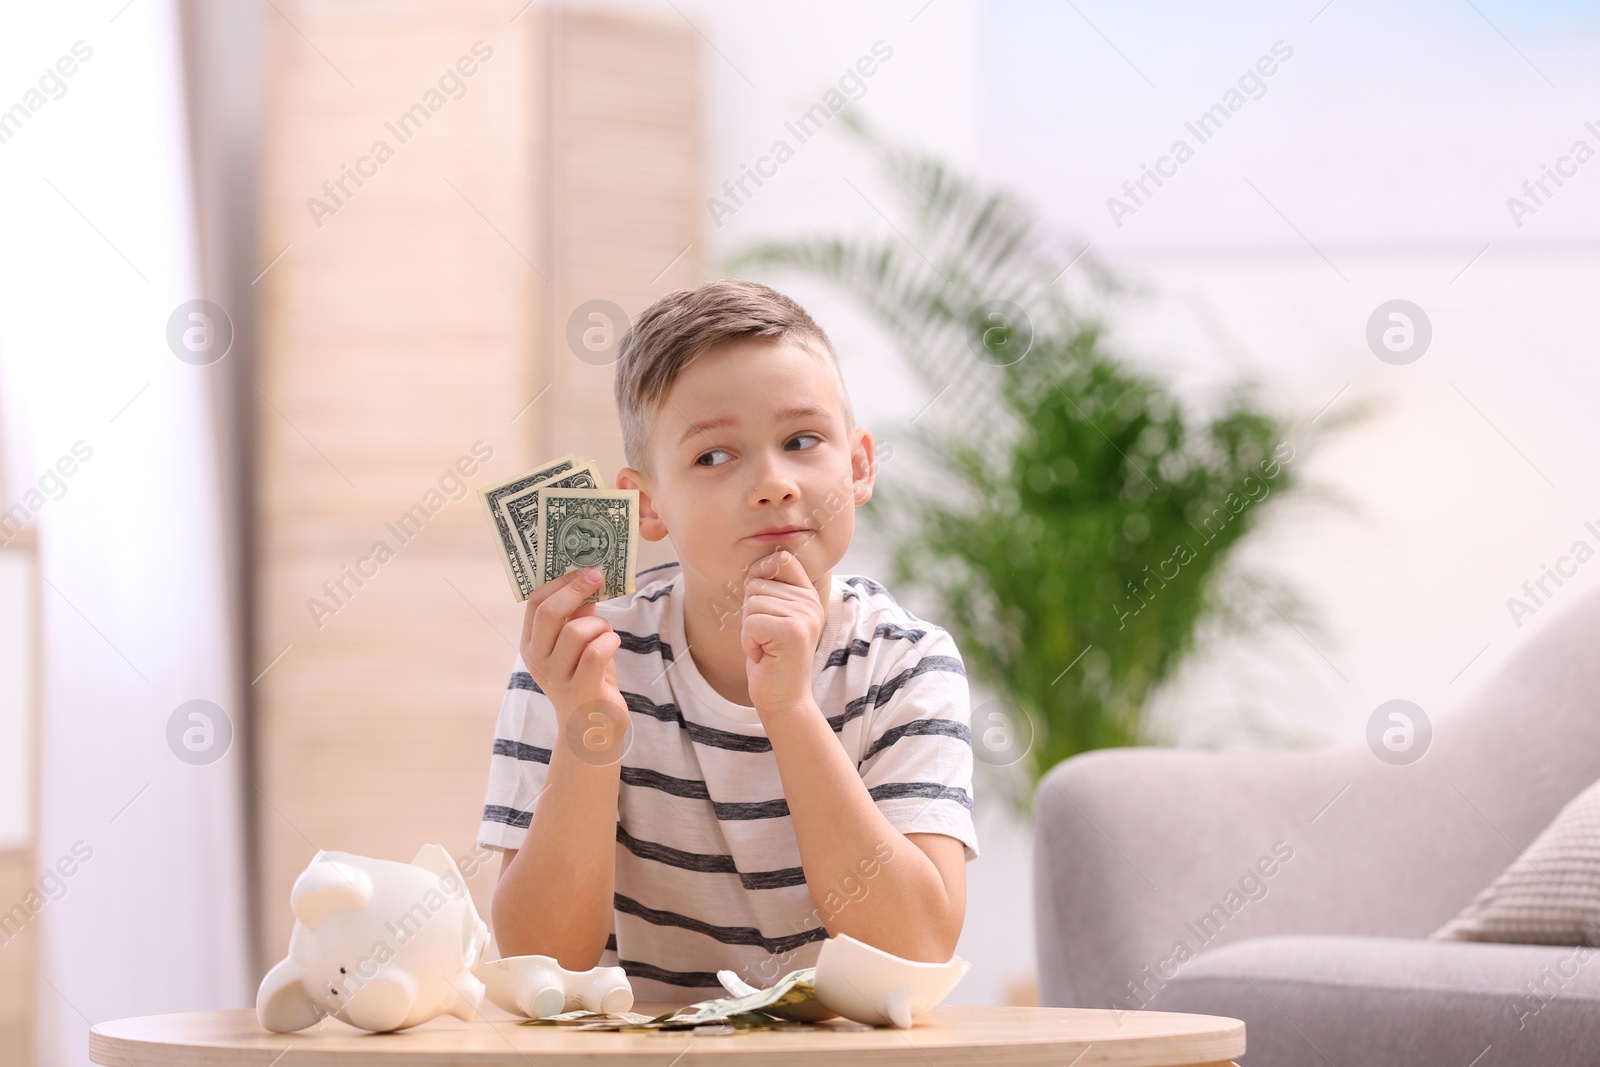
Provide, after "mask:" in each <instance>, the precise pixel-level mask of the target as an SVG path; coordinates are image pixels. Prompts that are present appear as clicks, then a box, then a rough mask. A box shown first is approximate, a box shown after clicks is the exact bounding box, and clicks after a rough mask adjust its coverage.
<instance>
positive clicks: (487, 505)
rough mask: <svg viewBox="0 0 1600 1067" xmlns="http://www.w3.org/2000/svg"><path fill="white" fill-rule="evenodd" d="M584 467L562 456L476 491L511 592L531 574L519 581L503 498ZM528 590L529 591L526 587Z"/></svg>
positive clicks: (514, 540)
mask: <svg viewBox="0 0 1600 1067" xmlns="http://www.w3.org/2000/svg"><path fill="white" fill-rule="evenodd" d="M583 465H584V461H583V460H581V459H579V458H578V457H577V456H574V455H565V456H562V457H561V458H560V459H553V460H550V461H549V462H548V463H541V464H539V465H538V466H537V467H535V468H533V470H531V471H526V472H524V473H522V474H519V475H517V476H516V477H515V478H510V479H508V480H506V481H503V482H501V483H500V484H499V485H491V486H489V487H488V488H487V489H483V490H480V491H479V493H478V499H479V500H481V501H482V502H483V510H484V512H485V514H487V515H488V516H489V525H490V526H491V527H492V528H493V530H494V535H495V544H496V547H498V548H499V549H500V562H501V564H503V565H504V566H505V570H506V580H507V581H509V582H510V583H511V588H512V590H513V591H514V592H515V591H518V590H520V589H521V588H522V585H523V584H524V583H525V582H528V581H530V580H531V574H529V573H528V572H526V571H523V572H522V574H521V578H522V580H521V581H519V580H518V573H519V571H520V570H521V568H522V563H521V561H520V560H519V559H518V557H517V550H516V544H517V535H516V532H515V531H514V530H513V529H512V528H511V523H510V520H509V519H507V518H506V517H505V516H504V515H503V514H502V513H501V511H500V509H499V503H500V501H501V500H502V499H504V498H505V497H508V496H512V495H514V494H516V493H519V492H521V491H522V490H524V489H526V488H528V487H529V486H531V485H536V484H538V483H539V482H547V481H549V480H550V479H552V478H554V477H556V476H557V475H560V474H564V473H566V472H567V471H570V470H572V469H574V468H576V467H579V466H583ZM529 588H532V587H531V586H529ZM527 598H528V596H527V594H526V593H523V594H522V595H520V596H518V597H517V599H518V600H526V599H527Z"/></svg>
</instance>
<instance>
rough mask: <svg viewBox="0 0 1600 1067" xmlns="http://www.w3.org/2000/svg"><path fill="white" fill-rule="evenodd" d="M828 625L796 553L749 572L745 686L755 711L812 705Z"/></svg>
mask: <svg viewBox="0 0 1600 1067" xmlns="http://www.w3.org/2000/svg"><path fill="white" fill-rule="evenodd" d="M827 621H828V609H827V608H826V607H824V606H823V603H822V598H821V597H820V596H819V595H818V593H817V587H816V585H815V584H813V583H812V581H811V578H810V576H809V575H807V574H806V570H805V568H804V567H802V566H801V565H800V560H799V559H797V558H796V557H795V555H794V553H793V552H790V551H789V550H788V549H783V548H780V549H778V550H777V551H776V552H773V553H772V554H771V555H767V556H762V557H761V558H760V559H758V560H756V561H755V562H754V563H752V564H751V565H750V567H749V569H748V570H747V571H746V572H745V596H744V624H743V626H742V628H741V629H740V631H739V640H740V643H741V644H742V645H743V647H744V651H745V656H746V657H747V659H746V661H745V665H744V670H745V680H746V682H747V684H748V685H749V688H750V699H751V700H752V701H754V702H755V706H756V710H757V711H759V712H763V713H765V712H767V711H771V710H780V709H789V708H794V707H799V706H801V705H803V704H804V703H805V702H806V701H808V700H810V699H811V664H812V661H813V660H814V659H815V657H816V653H817V642H818V641H820V640H821V639H822V628H823V626H825V625H826V624H827Z"/></svg>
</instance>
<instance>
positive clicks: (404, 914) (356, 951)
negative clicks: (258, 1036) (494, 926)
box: [256, 845, 489, 1033]
mask: <svg viewBox="0 0 1600 1067" xmlns="http://www.w3.org/2000/svg"><path fill="white" fill-rule="evenodd" d="M289 907H290V908H291V909H292V910H293V911H294V917H295V924H294V930H293V931H292V932H291V933H290V935H289V954H288V956H286V957H285V958H284V959H283V960H282V961H281V962H279V963H278V964H277V966H275V967H273V968H272V970H270V971H268V972H267V976H266V977H265V978H263V979H262V980H261V988H260V990H259V991H258V992H257V993H256V1017H257V1018H259V1019H260V1020H261V1025H262V1026H264V1027H266V1028H267V1029H268V1030H272V1031H276V1032H279V1033H287V1032H290V1031H294V1030H304V1029H305V1028H306V1027H308V1026H315V1025H316V1024H317V1023H319V1022H321V1021H322V1018H323V1017H324V1016H327V1015H332V1016H333V1017H334V1018H336V1019H338V1020H340V1021H341V1022H346V1023H349V1024H350V1025H351V1026H359V1027H360V1028H362V1029H363V1030H371V1031H374V1032H379V1033H381V1032H384V1031H388V1030H403V1029H405V1028H406V1027H410V1026H416V1025H418V1024H419V1023H425V1022H427V1021H428V1020H429V1019H432V1018H434V1017H435V1016H438V1015H454V1016H455V1017H456V1018H458V1019H463V1020H466V1021H469V1022H470V1021H471V1020H473V1019H475V1018H477V1017H478V1008H479V1006H480V1005H481V1004H482V1003H483V997H484V987H483V983H482V982H481V981H479V980H478V979H477V978H476V977H474V975H473V974H472V969H473V968H474V967H476V966H477V965H478V964H480V963H481V962H482V961H483V954H484V950H485V948H486V947H487V946H488V943H489V930H488V927H486V926H485V925H484V923H483V920H482V919H480V918H478V910H477V908H476V907H474V906H473V903H472V896H471V894H470V893H469V892H468V891H467V884H466V880H465V879H463V878H462V877H461V871H460V870H459V869H458V868H457V867H456V863H455V860H453V859H451V857H450V853H449V852H447V851H445V849H444V848H443V847H442V846H440V845H423V846H422V848H421V849H419V850H418V852H417V855H416V857H415V858H414V859H413V860H412V861H411V862H410V863H398V862H395V861H393V860H379V859H372V858H370V857H367V856H356V855H353V854H351V853H349V852H324V851H319V852H318V853H317V854H316V856H315V857H313V859H312V860H311V863H310V865H309V866H307V867H306V869H305V870H304V871H302V872H301V873H300V877H299V878H296V879H295V883H294V888H293V889H292V890H291V891H290V893H289Z"/></svg>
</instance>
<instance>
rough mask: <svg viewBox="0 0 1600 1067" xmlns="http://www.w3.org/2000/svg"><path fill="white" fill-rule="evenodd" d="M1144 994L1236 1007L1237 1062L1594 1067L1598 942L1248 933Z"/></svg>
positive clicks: (1161, 1000)
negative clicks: (1240, 1029)
mask: <svg viewBox="0 0 1600 1067" xmlns="http://www.w3.org/2000/svg"><path fill="white" fill-rule="evenodd" d="M1151 1007H1152V1008H1153V1009H1155V1010H1157V1011H1189V1012H1200V1013H1202V1014H1208V1015H1226V1016H1231V1017H1232V1018H1235V1019H1243V1020H1244V1022H1245V1041H1246V1052H1245V1055H1244V1057H1243V1058H1241V1059H1240V1060H1239V1063H1240V1064H1241V1067H1301V1065H1304V1067H1328V1064H1330V1063H1332V1064H1338V1065H1340V1067H1343V1065H1346V1064H1361V1065H1362V1067H1389V1065H1393V1067H1401V1065H1405V1067H1420V1065H1426V1064H1439V1065H1441V1067H1446V1065H1448V1067H1471V1065H1472V1064H1477V1065H1478V1067H1491V1065H1493V1064H1505V1063H1521V1064H1540V1065H1542V1067H1567V1065H1572V1067H1580V1065H1581V1067H1593V1065H1594V1064H1595V1062H1596V1035H1597V1034H1600V949H1594V948H1590V947H1586V946H1585V947H1567V948H1555V947H1548V946H1543V945H1509V944H1486V943H1479V942H1463V941H1429V940H1424V939H1421V938H1416V939H1412V938H1392V937H1350V936H1333V935H1321V936H1319V935H1296V936H1287V937H1261V938H1252V939H1249V940H1245V941H1238V942H1235V943H1233V944H1230V945H1224V946H1220V947H1218V948H1216V949H1213V950H1210V951H1207V952H1202V953H1200V954H1199V955H1197V956H1196V957H1194V958H1193V959H1192V960H1190V961H1188V962H1187V963H1185V964H1183V965H1182V966H1181V967H1180V969H1179V971H1178V973H1177V974H1176V975H1175V976H1174V977H1173V978H1171V979H1169V980H1168V981H1166V983H1165V984H1164V985H1163V986H1162V987H1161V989H1159V990H1158V991H1157V992H1156V994H1155V996H1154V998H1153V999H1152V1002H1151ZM1491 1047H1492V1049H1493V1052H1492V1054H1491V1055H1490V1056H1488V1057H1485V1056H1484V1053H1485V1051H1486V1050H1488V1049H1490V1048H1491ZM1480 1057H1483V1058H1482V1059H1480Z"/></svg>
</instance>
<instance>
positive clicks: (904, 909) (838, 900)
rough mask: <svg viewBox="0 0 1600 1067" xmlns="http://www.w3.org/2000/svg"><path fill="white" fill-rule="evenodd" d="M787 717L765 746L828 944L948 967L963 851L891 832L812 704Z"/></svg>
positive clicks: (958, 921)
mask: <svg viewBox="0 0 1600 1067" xmlns="http://www.w3.org/2000/svg"><path fill="white" fill-rule="evenodd" d="M791 710H793V711H794V714H783V715H773V716H770V717H768V718H767V719H766V720H765V721H766V728H767V736H768V737H769V738H770V739H771V741H772V751H773V753H774V754H775V755H776V757H777V761H778V773H779V776H780V777H781V778H782V779H783V792H784V796H785V797H787V798H788V803H789V813H790V816H791V818H792V821H793V824H794V833H795V838H796V840H797V842H798V844H799V846H800V864H801V867H802V868H803V869H804V871H805V874H806V884H807V885H808V886H809V887H810V889H811V898H812V900H813V901H814V902H815V903H816V905H817V910H818V911H819V913H820V914H821V915H823V916H824V917H825V918H824V921H823V925H824V926H825V927H826V928H827V931H828V934H829V935H830V936H832V935H834V934H849V935H850V936H851V937H853V938H855V939H856V940H858V941H864V942H866V943H867V944H869V945H872V946H874V947H876V948H881V949H883V950H884V951H885V952H892V953H894V954H895V955H896V956H901V957H904V958H905V959H911V960H922V961H926V962H930V963H943V962H944V961H946V960H948V959H949V958H950V957H951V956H953V955H955V950H956V941H957V940H958V939H959V938H960V936H961V927H962V924H963V922H965V920H966V910H967V901H966V898H967V883H966V865H965V864H966V861H965V857H964V854H963V846H962V843H961V841H960V840H958V839H957V838H954V837H950V836H948V835H946V834H928V833H912V834H902V833H900V831H898V830H896V829H895V828H894V827H893V826H891V825H890V824H889V820H888V819H886V818H884V816H883V813H882V812H880V811H879V810H878V806H877V804H876V803H874V801H873V799H872V797H871V795H870V794H868V792H867V786H866V784H865V783H864V782H863V781H862V780H861V776H860V774H858V773H857V772H856V768H855V765H854V764H853V763H852V762H851V761H850V757H849V755H848V754H846V753H845V750H844V747H843V746H842V745H840V744H839V738H838V737H837V736H836V735H835V734H834V732H833V727H831V726H829V725H828V720H827V718H826V717H825V716H824V715H823V713H822V711H821V710H820V709H819V708H817V706H816V703H815V702H814V701H813V702H812V703H811V706H810V708H809V709H806V708H804V707H799V708H795V709H791ZM869 872H871V873H869Z"/></svg>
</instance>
